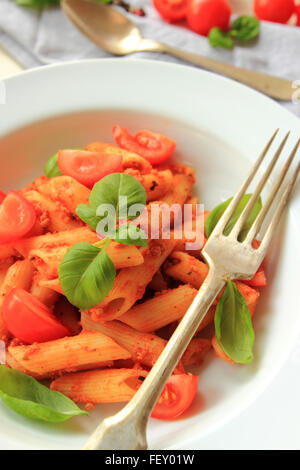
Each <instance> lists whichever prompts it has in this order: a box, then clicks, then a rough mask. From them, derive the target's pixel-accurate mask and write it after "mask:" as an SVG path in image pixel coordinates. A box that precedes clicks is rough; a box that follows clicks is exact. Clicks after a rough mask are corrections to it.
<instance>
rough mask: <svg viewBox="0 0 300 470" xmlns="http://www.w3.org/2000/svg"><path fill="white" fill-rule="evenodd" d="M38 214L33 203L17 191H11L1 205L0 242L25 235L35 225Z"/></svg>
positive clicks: (13, 239)
mask: <svg viewBox="0 0 300 470" xmlns="http://www.w3.org/2000/svg"><path fill="white" fill-rule="evenodd" d="M35 221H36V214H35V210H34V207H33V205H32V204H30V202H28V201H27V200H26V199H25V198H24V197H23V196H21V194H19V193H17V192H16V191H10V192H9V193H8V194H7V196H6V197H5V198H4V199H3V201H2V203H1V206H0V244H3V243H8V242H14V241H16V240H19V239H20V238H22V237H24V235H26V234H27V233H28V232H29V231H30V230H31V229H32V227H33V226H34V224H35Z"/></svg>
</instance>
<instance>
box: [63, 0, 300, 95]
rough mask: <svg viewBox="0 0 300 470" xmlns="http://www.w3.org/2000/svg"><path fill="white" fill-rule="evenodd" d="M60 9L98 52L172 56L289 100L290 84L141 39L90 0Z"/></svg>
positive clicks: (74, 0) (69, 0) (118, 16)
mask: <svg viewBox="0 0 300 470" xmlns="http://www.w3.org/2000/svg"><path fill="white" fill-rule="evenodd" d="M62 9H63V11H64V12H65V14H66V15H67V16H68V17H69V19H70V20H71V21H72V22H73V23H74V25H75V26H77V28H78V29H79V30H80V31H81V32H82V33H83V34H85V35H86V36H87V37H88V38H89V39H91V40H92V41H93V42H94V43H95V44H97V46H99V47H100V48H101V49H103V50H105V51H107V52H109V53H111V54H114V55H120V56H122V55H127V54H132V53H133V52H141V51H150V52H161V53H166V54H171V55H173V56H175V57H178V58H179V59H182V60H185V61H187V62H190V63H192V64H194V65H198V66H200V67H203V68H205V69H207V70H212V71H213V72H217V73H220V74H222V75H226V76H227V77H230V78H233V79H234V80H237V81H238V82H241V83H244V84H245V85H248V86H250V87H252V88H255V89H256V90H258V91H261V92H262V93H265V94H266V95H269V96H271V97H272V98H276V99H278V100H284V101H291V99H292V94H293V91H294V90H293V88H292V82H290V81H288V80H284V79H282V78H278V77H272V76H271V75H266V74H264V73H259V72H254V71H253V70H247V69H242V68H239V67H235V66H233V65H229V64H225V63H223V62H218V61H216V60H213V59H209V58H207V57H203V56H200V55H197V54H193V53H192V52H186V51H182V50H180V49H177V48H175V47H172V46H168V45H167V44H163V43H161V42H158V41H153V40H151V39H144V38H143V37H142V35H141V32H140V30H139V29H138V27H137V26H136V25H135V24H134V23H133V22H132V21H130V20H129V19H128V18H127V17H126V16H125V15H122V13H120V12H119V11H118V10H116V9H114V8H112V7H111V6H106V5H103V4H101V3H95V2H93V1H90V0H63V1H62Z"/></svg>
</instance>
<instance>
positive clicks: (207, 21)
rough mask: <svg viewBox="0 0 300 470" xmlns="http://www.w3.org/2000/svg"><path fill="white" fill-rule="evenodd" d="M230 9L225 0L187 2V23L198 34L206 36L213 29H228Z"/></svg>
mask: <svg viewBox="0 0 300 470" xmlns="http://www.w3.org/2000/svg"><path fill="white" fill-rule="evenodd" d="M230 17H231V7H230V5H229V3H228V2H227V0H188V4H187V14H186V18H187V22H188V25H189V27H190V28H191V29H192V30H193V31H195V32H196V33H198V34H202V35H203V36H207V35H208V34H209V32H210V30H211V29H212V28H214V27H218V28H221V29H222V30H224V31H226V30H227V29H228V28H229V24H230Z"/></svg>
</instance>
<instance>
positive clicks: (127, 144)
mask: <svg viewBox="0 0 300 470" xmlns="http://www.w3.org/2000/svg"><path fill="white" fill-rule="evenodd" d="M113 136H114V139H115V141H116V142H117V144H118V146H119V147H121V148H123V149H125V150H128V151H129V152H134V153H137V154H138V155H140V156H141V157H143V158H145V159H146V160H148V162H150V163H152V164H153V165H155V164H157V163H162V162H164V161H165V160H167V159H168V158H170V156H171V155H172V153H173V152H174V150H175V147H176V142H175V141H174V140H172V139H169V138H168V137H166V136H164V135H161V134H157V133H156V132H151V131H148V130H142V131H139V132H138V133H137V134H136V135H135V136H132V135H130V134H129V132H128V130H127V129H125V128H124V127H120V126H114V128H113Z"/></svg>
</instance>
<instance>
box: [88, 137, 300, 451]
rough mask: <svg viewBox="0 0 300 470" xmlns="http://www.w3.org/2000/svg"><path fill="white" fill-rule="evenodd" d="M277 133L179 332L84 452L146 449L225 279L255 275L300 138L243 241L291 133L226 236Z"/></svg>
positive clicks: (218, 242) (217, 242)
mask: <svg viewBox="0 0 300 470" xmlns="http://www.w3.org/2000/svg"><path fill="white" fill-rule="evenodd" d="M277 133H278V129H277V131H276V132H275V133H274V134H273V136H272V137H271V139H270V140H269V142H268V143H267V145H266V147H265V148H264V150H263V152H262V153H261V155H260V157H259V158H258V160H257V161H256V163H255V164H254V166H253V168H252V170H251V172H250V174H249V176H248V177H247V178H246V180H245V182H244V183H243V184H242V186H241V188H240V189H239V190H238V192H237V193H236V195H235V196H234V198H233V200H232V202H231V203H230V205H229V206H228V208H227V209H226V211H225V212H224V214H223V216H222V217H221V218H220V220H219V222H218V223H217V225H216V227H215V228H214V230H213V232H212V233H211V235H210V237H209V239H208V241H207V243H206V244H205V246H204V249H203V250H202V255H203V257H204V258H205V260H206V262H207V263H208V265H209V273H208V275H207V278H206V280H205V282H204V283H203V285H202V286H201V288H200V290H199V292H198V294H197V295H196V297H195V299H194V301H193V303H192V304H191V306H190V307H189V309H188V311H187V312H186V314H185V316H184V317H183V319H182V320H181V322H180V324H179V326H178V328H177V329H176V331H175V332H174V334H173V336H172V337H171V339H170V340H169V342H168V344H167V345H166V347H165V349H164V351H163V352H162V354H161V355H160V357H159V359H158V360H157V362H156V363H155V365H154V366H153V367H152V369H151V371H150V372H149V374H148V376H147V378H146V379H145V381H144V382H143V384H142V385H141V387H140V388H139V390H138V391H137V392H136V394H135V396H134V397H133V399H132V400H131V401H130V402H129V403H128V404H127V405H126V406H125V407H124V408H123V409H122V410H121V411H120V412H119V413H117V414H116V415H114V416H111V417H110V418H107V419H105V420H104V421H103V422H102V423H101V424H100V425H99V427H98V428H97V429H96V431H95V432H94V434H93V435H92V436H91V437H90V439H89V441H88V442H87V444H86V446H85V450H109V449H110V450H142V449H147V440H146V428H147V423H148V419H149V416H150V414H151V412H152V410H153V408H154V406H155V403H156V401H157V400H158V398H159V396H160V394H161V392H162V390H163V388H164V386H165V384H166V382H167V380H168V378H169V376H170V375H171V373H172V372H173V370H174V368H175V367H176V365H177V363H178V361H179V359H180V358H181V356H182V354H183V353H184V351H185V349H186V347H187V346H188V344H189V342H190V341H191V339H192V338H193V336H194V334H195V332H196V331H197V329H198V328H199V325H200V324H201V322H202V321H203V319H204V317H205V315H206V313H207V311H208V309H209V307H210V306H211V305H212V303H213V301H214V300H215V298H216V297H217V295H218V294H219V292H220V291H221V289H222V288H223V287H224V285H225V282H226V279H228V278H230V279H251V277H252V276H253V275H254V274H255V272H256V271H257V269H258V267H259V265H260V264H261V262H262V260H263V258H264V257H265V254H266V251H267V249H268V247H269V245H270V242H271V239H272V237H273V235H274V232H275V229H276V227H277V226H278V223H279V219H280V217H281V214H282V212H283V210H284V208H285V206H286V204H287V202H288V199H289V196H290V194H291V191H292V189H293V186H294V184H295V182H296V179H297V176H298V173H299V170H300V162H298V163H297V165H296V168H295V170H294V172H293V175H292V177H291V179H290V180H289V182H288V183H287V184H286V186H285V188H284V190H283V193H282V194H281V196H280V199H279V201H278V204H277V207H276V209H275V211H274V214H273V216H272V219H271V222H270V223H269V225H268V227H267V229H266V231H265V234H264V236H263V239H262V242H261V244H260V246H259V248H258V249H254V248H252V241H253V239H254V238H255V236H256V235H257V233H258V232H259V230H260V228H261V226H262V223H263V221H264V219H265V217H266V215H267V213H268V211H269V209H270V207H271V205H272V202H273V201H274V198H275V196H276V195H277V193H278V191H279V190H280V188H281V187H282V185H283V181H284V179H285V176H286V174H287V171H288V169H289V167H290V165H291V163H292V161H293V159H294V157H295V155H296V153H297V150H298V148H299V144H300V139H299V140H298V141H297V143H296V145H295V146H294V148H293V150H292V151H291V153H290V154H289V157H288V159H287V161H286V163H285V165H284V167H283V168H282V170H281V173H280V174H279V176H278V178H277V180H276V182H275V184H274V185H273V187H272V189H271V191H270V194H269V196H268V198H267V200H266V203H265V204H264V205H263V207H262V209H261V211H260V212H259V214H258V216H257V218H256V219H255V221H254V223H253V225H252V227H251V228H250V230H249V232H248V234H247V236H246V237H245V239H244V240H243V241H242V242H241V241H239V240H238V236H239V234H240V232H241V230H242V228H243V225H244V224H245V222H246V220H247V218H248V216H249V214H250V212H251V209H252V208H253V206H254V204H255V201H256V200H257V198H258V197H259V195H260V193H261V191H262V189H263V187H264V185H265V183H266V182H267V180H268V178H269V176H270V174H271V172H272V170H273V168H274V166H275V164H276V162H277V160H278V158H279V156H280V154H281V153H282V150H283V148H284V147H285V144H286V142H287V139H288V136H289V133H288V134H287V135H286V136H285V137H284V139H283V140H282V142H281V144H280V145H279V147H278V149H277V151H276V152H275V155H274V156H273V158H272V160H271V162H270V163H269V165H268V166H267V168H266V170H265V172H264V174H263V176H262V177H261V179H260V181H259V183H258V185H257V187H256V189H255V190H254V192H253V194H252V197H251V198H250V200H249V202H248V204H247V205H246V207H245V208H244V210H243V212H242V213H241V215H240V217H239V218H238V220H237V222H236V224H235V225H234V227H233V229H232V230H231V232H230V233H229V235H226V236H225V235H224V234H223V232H224V229H225V227H226V225H227V223H228V221H229V219H230V217H231V216H232V214H233V213H234V211H235V209H236V207H237V205H238V203H239V201H240V200H241V198H242V196H243V194H245V191H246V190H247V188H248V186H249V185H250V183H251V181H252V180H253V178H254V176H255V174H256V172H257V170H258V168H259V167H260V165H261V163H262V161H263V160H264V158H265V156H266V154H267V153H268V151H269V149H270V147H271V144H272V143H273V141H274V139H275V137H276V135H277Z"/></svg>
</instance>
